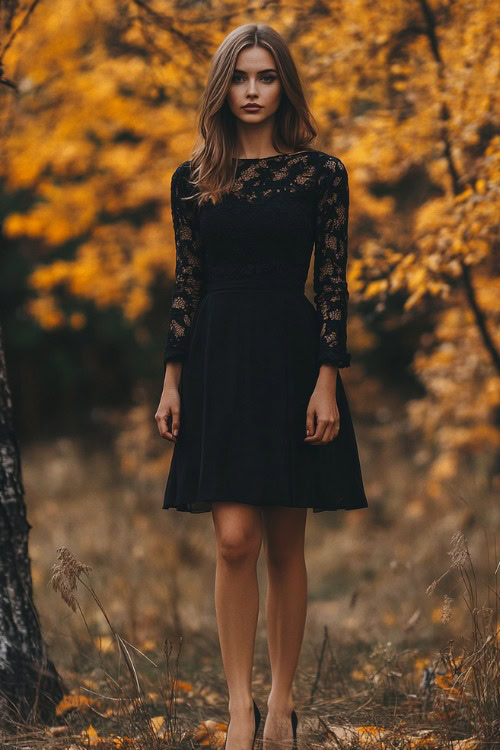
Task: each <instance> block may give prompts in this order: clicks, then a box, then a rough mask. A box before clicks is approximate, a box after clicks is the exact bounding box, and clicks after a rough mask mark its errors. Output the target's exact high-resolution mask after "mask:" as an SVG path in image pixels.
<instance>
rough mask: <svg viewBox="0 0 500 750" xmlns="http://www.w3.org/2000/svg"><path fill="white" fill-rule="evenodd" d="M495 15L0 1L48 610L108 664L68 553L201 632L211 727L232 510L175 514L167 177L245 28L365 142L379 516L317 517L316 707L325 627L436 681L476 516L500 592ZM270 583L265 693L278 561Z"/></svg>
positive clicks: (1, 202) (368, 404) (361, 409)
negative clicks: (170, 488)
mask: <svg viewBox="0 0 500 750" xmlns="http://www.w3.org/2000/svg"><path fill="white" fill-rule="evenodd" d="M31 5H33V7H32V8H31V12H27V11H29V9H30V6H31ZM497 12H498V8H497V5H496V3H495V2H493V0H482V1H481V2H478V1H476V2H471V1H469V0H460V1H459V2H451V1H450V0H442V1H439V0H419V1H417V0H415V1H414V2H406V1H404V2H403V1H402V0H398V1H394V0H391V1H390V2H389V0H379V1H378V2H377V3H373V2H371V0H320V1H319V2H318V1H317V0H315V1H314V2H312V1H311V0H305V1H304V2H302V3H296V4H291V3H282V2H265V1H264V2H250V3H242V2H229V1H228V2H224V0H216V1H214V2H208V1H205V0H203V1H202V0H200V1H193V0H178V1H175V0H162V1H161V2H160V0H151V2H143V1H142V0H141V1H140V2H139V0H136V1H134V0H99V2H97V1H95V0H87V1H86V2H83V3H74V2H72V1H71V0H41V1H40V2H38V3H34V4H31V3H20V5H19V6H16V4H10V3H5V4H4V5H3V6H2V9H1V14H2V15H1V16H0V19H1V21H2V27H1V33H2V42H1V46H0V53H1V61H2V63H3V66H4V71H3V75H4V78H5V79H8V80H10V81H12V82H14V83H15V85H16V86H17V90H15V89H14V88H13V87H12V86H10V85H8V84H5V85H2V86H0V129H1V130H0V132H1V142H2V147H1V148H2V159H1V162H0V222H1V243H2V250H1V255H0V321H1V325H2V327H3V332H4V337H5V345H6V356H7V365H8V375H9V380H10V385H11V388H12V390H13V397H14V409H15V420H16V430H17V435H18V438H19V441H20V446H21V455H22V467H23V479H24V485H25V491H26V504H27V509H28V518H29V520H30V522H31V524H32V527H33V528H32V530H31V532H30V548H29V551H30V556H31V560H32V572H33V578H34V584H35V592H36V604H37V607H38V609H39V612H40V616H41V620H42V624H43V629H44V635H45V638H46V641H47V643H48V645H49V650H50V653H51V654H52V656H53V658H54V660H55V662H56V664H57V666H58V668H59V669H60V670H61V672H63V673H64V675H65V677H66V678H67V679H68V680H69V681H70V684H72V685H73V684H74V685H78V684H80V682H81V680H82V674H83V672H84V671H85V669H87V668H89V665H93V664H94V662H93V657H92V656H91V654H90V652H89V651H88V649H87V647H85V646H84V645H83V644H84V643H85V639H86V638H87V639H88V635H89V633H91V634H92V637H93V638H95V639H98V638H99V637H101V640H100V641H99V643H104V642H105V641H104V640H102V639H105V638H106V637H107V635H109V630H108V628H107V625H106V622H105V620H104V618H103V617H102V613H101V612H100V611H99V609H98V608H97V607H95V606H94V604H93V602H92V600H91V598H90V597H89V595H88V592H86V591H84V590H83V591H82V592H81V597H82V598H81V602H82V608H83V609H84V610H85V613H86V625H85V623H84V622H83V620H81V619H79V618H78V617H77V615H75V614H74V613H73V612H71V610H69V609H68V607H67V606H66V605H65V604H64V602H63V601H62V600H60V598H59V597H58V595H57V594H56V593H55V592H54V591H53V590H52V589H51V588H50V587H49V586H48V580H49V577H50V571H51V565H52V564H53V562H54V561H55V558H56V550H57V549H58V548H59V547H61V546H66V547H68V548H69V549H70V550H71V551H72V552H73V553H74V554H75V556H76V557H77V558H78V559H80V560H82V561H83V562H85V563H87V564H89V565H91V566H92V568H93V573H92V580H93V584H94V586H95V588H96V590H97V591H98V592H99V597H100V599H101V601H103V602H104V603H105V606H106V609H107V611H108V613H109V616H110V618H111V619H112V621H113V623H114V624H115V626H116V627H117V629H119V630H120V632H121V633H123V634H125V635H126V637H127V638H128V639H129V640H130V641H132V642H133V643H134V644H136V645H137V646H138V647H139V648H141V649H143V650H147V649H152V650H154V649H156V648H160V649H161V643H162V640H163V638H164V637H165V634H168V635H170V636H172V637H176V636H178V634H179V633H182V634H183V638H184V643H185V644H186V645H185V646H184V648H185V663H184V664H183V665H182V667H181V676H182V677H183V678H184V679H185V680H192V682H190V683H187V682H186V683H185V684H186V685H187V687H186V690H190V689H191V688H192V692H191V693H190V695H191V700H190V701H187V702H188V703H189V704H190V707H193V706H197V707H198V708H199V709H200V711H201V714H200V715H198V714H197V715H196V716H197V718H200V717H203V716H205V715H206V714H205V713H203V711H205V709H206V707H207V706H209V707H211V709H212V712H211V714H210V715H213V716H215V715H217V716H220V717H223V716H224V715H225V703H224V701H225V692H224V691H225V687H224V681H223V676H222V665H221V662H220V657H219V654H218V644H217V638H216V630H215V615H214V605H213V576H214V566H215V555H214V545H213V525H212V520H211V515H210V514H201V515H189V514H182V513H178V512H176V511H174V510H170V511H168V512H166V511H164V510H162V509H161V504H162V500H163V490H164V486H165V482H166V478H167V475H168V469H169V462H170V458H171V447H172V446H171V444H170V443H168V442H167V441H164V440H162V439H161V438H160V437H159V435H158V431H157V427H156V423H155V420H154V413H155V410H156V407H157V404H158V401H159V398H160V394H161V388H162V382H163V365H162V356H163V347H164V343H165V340H166V333H167V323H168V314H169V309H170V303H171V299H172V291H173V280H174V272H175V247H174V239H173V229H172V223H171V215H170V203H169V200H170V195H169V188H170V178H171V175H172V173H173V171H174V169H175V168H176V167H177V166H178V165H179V164H180V163H181V162H182V161H184V160H185V159H188V158H189V157H190V150H191V148H192V146H193V144H194V140H195V136H196V134H195V117H196V109H197V105H198V100H199V97H200V94H201V91H202V89H203V86H204V83H205V80H206V74H207V69H208V64H209V60H210V58H211V55H212V54H213V52H214V51H215V49H216V47H217V45H218V44H219V42H220V41H221V40H222V39H223V38H224V36H225V35H226V34H227V33H228V32H229V31H230V30H231V29H233V28H234V27H236V26H239V25H241V24H243V23H247V22H250V21H258V22H264V23H269V24H271V25H272V26H274V27H275V28H276V29H277V30H278V31H279V32H280V33H281V34H282V35H283V36H284V38H285V39H286V40H287V41H288V43H289V44H290V47H291V50H292V53H293V54H294V57H295V60H296V62H297V65H298V67H299V70H300V73H301V77H302V80H303V83H304V87H305V91H306V95H307V99H308V102H309V105H310V108H311V110H312V112H313V115H314V117H315V118H316V121H317V123H318V125H319V128H320V133H319V137H318V140H317V142H316V144H315V147H316V148H320V149H322V150H324V151H327V152H329V153H332V154H334V155H336V156H338V157H339V158H341V159H342V161H343V162H344V163H345V165H346V167H347V169H348V172H349V180H350V194H351V208H350V230H349V266H348V283H349V290H350V308H349V328H348V342H349V349H350V351H351V352H352V355H353V357H352V359H353V361H352V366H351V367H350V368H348V369H345V370H343V371H342V376H343V380H344V384H345V387H346V391H347V394H348V397H349V400H350V404H351V409H352V412H353V419H354V423H355V427H356V431H357V436H358V443H359V450H360V457H361V462H362V467H363V476H364V480H365V486H366V492H367V496H368V501H369V508H368V509H366V510H358V511H352V512H344V511H339V512H336V513H323V514H315V515H314V516H313V515H312V513H311V514H310V515H309V519H308V531H307V544H306V554H307V565H308V571H309V599H310V608H309V616H308V622H307V628H306V637H305V642H304V650H303V655H302V657H301V666H300V670H299V676H298V683H297V684H298V687H297V701H298V702H299V701H301V700H302V701H305V699H306V697H307V695H309V694H310V691H311V686H312V685H313V684H314V681H315V679H316V678H317V677H318V675H317V671H316V665H317V659H318V655H319V654H320V653H321V644H322V643H324V640H323V639H324V634H325V629H327V630H328V632H329V636H330V638H331V639H332V642H333V643H334V644H335V647H336V648H337V649H338V650H339V653H341V654H344V656H345V658H344V660H343V661H342V659H340V657H339V656H338V653H337V657H338V658H339V659H340V661H342V665H343V668H344V669H345V673H346V675H347V679H348V681H349V684H351V685H354V686H355V687H356V681H357V680H358V681H360V683H362V684H364V682H363V681H366V680H367V679H370V678H372V677H373V675H374V671H375V672H376V671H377V670H378V669H379V667H380V664H379V665H378V666H377V667H376V668H375V667H374V666H373V662H374V659H375V661H376V659H380V658H381V657H380V653H384V654H385V653H386V651H384V649H386V650H387V649H389V651H390V649H396V650H398V649H410V648H411V649H413V651H412V653H413V654H414V655H415V659H417V657H418V658H419V659H423V661H418V660H417V661H414V662H412V665H411V668H410V674H411V673H412V672H411V670H413V674H414V679H415V680H416V683H415V684H417V685H418V681H419V679H420V676H421V673H422V664H423V663H427V662H426V661H425V660H426V659H430V660H432V658H433V656H434V655H435V654H436V653H437V652H438V651H439V648H440V647H442V646H443V645H445V644H446V643H447V642H448V640H449V639H452V638H455V639H456V638H459V637H460V636H461V635H463V634H465V633H467V632H469V629H470V625H469V619H470V612H469V611H468V608H467V607H466V606H465V604H464V602H463V598H462V595H461V592H462V589H463V582H462V581H461V578H460V576H459V575H458V572H457V570H456V569H455V570H452V571H451V573H450V575H448V576H446V577H445V578H444V579H443V580H439V582H438V584H437V586H436V587H435V588H434V589H433V590H432V592H431V593H430V594H428V593H426V589H427V587H428V586H429V585H430V584H431V583H432V581H433V580H436V579H440V576H441V575H442V574H443V573H444V571H445V570H446V568H448V567H449V564H450V560H449V554H450V543H451V539H452V537H453V535H454V534H455V533H456V532H462V533H463V534H464V535H465V537H466V539H467V542H468V546H469V550H470V554H471V558H472V559H473V560H474V564H475V565H476V566H477V573H478V580H482V582H483V583H484V582H485V581H487V582H490V584H491V581H493V580H494V578H493V577H492V576H493V574H494V571H495V566H496V562H495V560H496V561H497V562H498V552H497V551H496V552H495V550H494V547H493V546H492V544H493V543H494V535H495V533H497V532H498V528H499V523H500V510H499V504H498V490H499V487H500V473H499V461H498V459H499V447H500V377H499V373H500V357H499V349H500V326H499V323H500V277H499V270H500V257H499V254H498V240H499V236H498V215H499V212H498V208H499V192H500V189H499V175H500V117H499V106H498V105H499V91H500V87H499V86H498V80H499V56H498V35H499V33H498V19H497ZM14 32H15V33H14ZM307 293H308V296H309V297H310V298H311V299H312V294H313V290H312V274H311V273H310V278H309V282H308V288H307ZM259 576H260V581H261V584H262V588H261V591H262V596H261V602H262V612H261V618H260V621H259V636H258V643H257V649H258V654H259V655H258V660H259V662H258V663H259V667H258V669H257V668H256V680H257V685H258V688H257V690H262V696H265V694H266V692H265V688H266V686H267V687H268V685H269V670H268V665H267V662H266V656H265V616H264V596H265V587H266V576H265V567H264V562H263V560H262V558H261V560H260V561H259ZM478 585H479V584H478ZM447 596H449V597H450V598H451V599H452V600H453V604H452V605H451V614H450V613H449V612H448V615H449V616H443V602H445V604H446V597H447ZM479 599H480V603H481V602H482V601H483V599H482V598H481V596H480V597H479ZM447 606H448V605H447ZM445 609H446V607H445ZM87 626H88V627H89V631H87ZM108 647H109V649H111V650H112V649H113V641H112V639H109V642H108ZM371 649H373V650H371ZM381 649H382V651H381ZM370 653H371V656H372V658H371V659H369V658H368V655H369V654H370ZM391 658H392V657H391ZM340 661H339V662H338V663H339V664H340ZM382 661H383V664H384V665H386V664H387V660H382ZM389 661H390V659H389ZM429 663H430V662H429ZM200 665H202V668H201V669H200ZM337 666H338V665H337ZM79 681H80V682H79ZM346 684H347V683H345V682H344V683H342V684H339V683H337V682H335V681H334V682H333V683H329V684H328V686H323V687H325V690H326V692H325V695H330V696H331V695H337V697H338V696H339V695H340V694H345V693H346V691H347V688H346ZM193 685H195V686H196V687H193ZM320 685H321V680H320ZM189 686H191V687H189ZM207 686H210V688H208V687H207ZM212 688H213V689H212ZM315 689H316V690H318V689H319V688H318V685H316V686H315ZM336 691H337V692H336ZM353 691H354V692H353ZM347 692H350V693H351V695H353V694H354V693H355V688H352V689H350V690H349V691H347ZM193 696H196V697H197V699H198V700H199V701H201V703H199V702H196V701H195V698H194V697H193ZM325 700H326V698H325ZM200 705H201V708H200ZM325 705H326V703H325ZM214 706H215V708H214ZM198 708H197V709H196V710H198ZM313 708H314V707H312V708H311V711H312V712H313Z"/></svg>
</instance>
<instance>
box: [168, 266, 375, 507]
mask: <svg viewBox="0 0 500 750" xmlns="http://www.w3.org/2000/svg"><path fill="white" fill-rule="evenodd" d="M318 349H319V321H318V317H317V314H316V310H315V308H314V306H313V305H312V303H311V302H310V301H309V300H308V298H307V297H306V296H305V295H304V287H303V284H302V285H298V284H297V285H291V284H290V283H287V284H282V285H280V284H278V283H276V282H274V283H272V284H269V283H267V284H266V283H262V282H260V283H255V282H254V283H251V282H250V280H249V279H243V280H241V281H240V280H237V281H231V282H226V281H222V282H221V281H219V282H214V283H211V284H209V285H208V287H207V291H206V294H205V295H204V296H203V297H202V299H201V301H200V303H199V305H198V309H197V311H196V314H195V318H194V320H193V323H192V330H191V339H190V345H189V352H188V356H187V358H186V359H185V361H184V362H183V366H182V373H181V379H180V383H179V394H180V401H181V413H180V425H179V433H178V436H177V441H176V443H175V444H174V447H173V455H172V460H171V464H170V471H169V475H168V479H167V484H166V488H165V496H164V503H163V508H164V509H169V508H175V509H177V510H179V511H188V512H191V513H203V512H208V511H210V510H211V503H212V502H216V501H217V502H220V501H229V502H240V503H247V504H249V505H253V506H263V507H268V506H288V507H293V508H307V507H310V508H313V511H314V512H315V513H318V512H321V511H325V510H354V509H357V508H366V507H367V506H368V503H367V499H366V495H365V490H364V487H363V479H362V475H361V467H360V461H359V456H358V448H357V444H356V437H355V432H354V427H353V423H352V419H351V414H350V410H349V404H348V400H347V397H346V393H345V390H344V385H343V383H342V377H341V375H340V370H338V372H337V390H336V395H337V405H338V410H339V414H340V431H339V433H338V435H337V437H335V438H334V439H333V440H332V441H331V442H330V443H327V444H326V445H309V444H307V443H305V442H304V438H305V437H306V412H307V406H308V402H309V399H310V396H311V394H312V392H313V390H314V387H315V384H316V380H317V377H318V373H319V365H318V364H317V360H318Z"/></svg>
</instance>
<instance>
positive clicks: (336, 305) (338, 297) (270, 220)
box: [164, 149, 351, 368]
mask: <svg viewBox="0 0 500 750" xmlns="http://www.w3.org/2000/svg"><path fill="white" fill-rule="evenodd" d="M189 175H190V162H188V161H186V162H184V163H183V164H181V165H180V166H179V167H178V168H177V169H176V171H175V172H174V174H173V176H172V184H171V209H172V218H173V226H174V234H175V243H176V282H175V291H174V297H173V301H172V307H171V313H170V323H169V329H168V336H167V342H166V347H165V353H164V364H165V365H166V363H167V362H168V361H172V360H180V361H182V360H184V359H185V357H186V356H187V353H188V350H189V342H190V333H191V328H192V325H193V321H194V317H195V314H196V311H197V309H198V306H199V302H200V299H201V298H202V297H203V295H204V293H205V291H206V285H207V283H210V281H211V280H218V279H232V280H234V279H239V278H241V277H245V276H247V277H248V275H252V276H254V275H260V276H261V277H264V278H265V276H266V274H267V273H269V274H270V276H272V275H273V273H274V274H279V276H280V277H283V279H284V280H285V281H286V279H291V280H292V279H293V280H294V281H295V282H297V280H298V283H302V284H305V282H306V279H307V272H308V269H309V263H310V259H311V254H312V248H313V245H314V302H315V305H316V312H317V315H318V320H319V328H320V334H319V335H320V338H319V364H324V363H328V364H332V365H335V366H336V367H339V368H340V367H349V365H350V361H351V355H350V353H349V352H348V351H347V307H348V299H349V292H348V288H347V281H346V268H347V255H348V214H349V185H348V176H347V170H346V168H345V166H344V164H343V163H342V162H341V161H340V159H338V158H337V157H335V156H330V155H328V154H326V153H324V152H322V151H317V150H313V149H311V150H309V151H303V152H298V153H296V154H278V155H275V156H271V157H264V158H261V159H241V160H239V161H238V162H237V163H236V164H235V180H234V184H233V186H232V189H231V191H230V192H229V193H228V194H227V195H225V196H224V199H223V200H222V202H221V203H219V204H218V205H217V206H215V207H214V206H212V205H211V204H204V205H203V206H202V207H201V208H199V207H198V205H197V202H196V200H188V201H186V200H184V198H186V197H187V196H189V195H191V194H192V191H193V190H194V188H193V186H191V185H190V183H189Z"/></svg>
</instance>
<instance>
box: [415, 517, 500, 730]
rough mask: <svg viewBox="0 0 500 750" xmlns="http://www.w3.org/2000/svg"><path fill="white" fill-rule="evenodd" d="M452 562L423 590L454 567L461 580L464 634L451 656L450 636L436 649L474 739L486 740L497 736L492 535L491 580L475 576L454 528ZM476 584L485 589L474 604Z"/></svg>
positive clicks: (499, 672) (499, 705) (499, 690)
mask: <svg viewBox="0 0 500 750" xmlns="http://www.w3.org/2000/svg"><path fill="white" fill-rule="evenodd" d="M485 536H486V551H487V559H488V570H490V545H489V543H488V536H487V533H486V530H485ZM448 554H449V556H450V557H451V560H452V564H451V566H450V567H449V568H448V570H446V571H445V573H443V575H442V576H441V577H440V578H439V579H438V580H437V581H436V580H435V581H433V582H432V583H431V585H430V586H429V587H428V588H427V592H426V593H427V594H431V593H432V592H433V591H434V590H435V589H436V587H437V585H438V584H439V582H440V581H441V580H442V579H443V578H444V577H445V576H446V575H448V574H449V573H450V571H452V570H454V569H456V570H458V572H459V574H460V577H461V579H462V581H463V584H464V589H463V592H462V597H463V600H464V601H465V604H466V606H467V609H468V611H469V614H470V622H471V633H470V636H468V637H467V636H462V638H461V639H460V640H461V653H460V654H457V650H456V644H455V642H454V641H453V640H451V641H450V642H449V643H448V646H447V647H446V648H445V649H443V650H442V651H441V660H442V662H443V664H444V665H445V667H446V673H447V674H448V675H449V676H450V679H451V685H450V689H451V691H453V693H454V695H455V696H456V699H457V700H459V701H460V703H461V708H462V710H463V712H464V714H465V715H466V716H467V718H468V720H469V722H470V725H471V726H472V728H473V730H474V733H475V735H476V736H477V738H478V739H479V740H482V741H484V742H488V743H491V742H492V741H493V742H494V741H495V738H496V740H498V738H499V737H500V659H499V656H500V653H499V651H500V648H499V635H500V631H499V627H498V600H499V592H498V571H499V568H500V563H499V562H498V554H497V545H496V537H494V560H495V562H494V565H495V567H494V572H493V583H490V581H488V580H486V581H483V580H478V576H477V575H476V571H475V568H474V564H473V562H472V558H471V555H470V552H469V547H468V544H467V539H466V538H465V536H464V535H463V534H462V532H460V531H457V532H456V533H455V534H454V535H453V537H452V539H451V548H450V551H449V553H448ZM480 587H481V588H484V589H485V591H486V597H485V601H483V602H482V603H479V599H480V596H481V594H480ZM451 601H452V599H450V597H448V596H447V595H446V594H445V597H444V602H443V608H442V614H441V620H442V621H443V622H447V621H448V619H449V618H450V617H451V607H450V605H451Z"/></svg>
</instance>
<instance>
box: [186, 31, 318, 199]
mask: <svg viewBox="0 0 500 750" xmlns="http://www.w3.org/2000/svg"><path fill="white" fill-rule="evenodd" d="M254 46H259V47H263V48H264V49H267V50H269V52H270V53H271V54H272V55H273V57H274V59H275V61H276V69H277V71H278V74H279V78H280V81H281V86H282V96H281V101H280V105H279V107H278V109H277V111H276V114H275V118H274V128H273V134H272V143H273V147H274V148H275V149H276V151H277V152H279V153H281V152H289V151H293V152H295V151H307V150H309V149H308V146H309V144H310V143H311V141H312V140H313V139H314V138H315V137H316V135H317V128H316V123H315V121H314V118H313V116H312V114H311V112H310V111H309V107H308V105H307V102H306V98H305V95H304V91H303V87H302V82H301V79H300V75H299V73H298V71H297V68H296V66H295V63H294V61H293V58H292V55H291V53H290V50H289V49H288V46H287V44H286V42H285V40H284V39H283V37H282V36H281V35H280V34H279V33H278V32H277V31H276V30H275V29H273V28H272V27H271V26H268V25H267V24H263V23H247V24H244V25H243V26H238V27H237V28H236V29H233V30H232V31H231V32H230V33H229V34H228V35H227V36H226V37H225V39H223V41H222V42H221V44H220V45H219V47H218V48H217V50H216V52H215V54H214V56H213V58H212V61H211V65H210V69H209V73H208V80H207V84H206V86H205V90H204V92H203V94H202V97H201V100H200V105H199V109H198V115H197V129H198V139H197V144H198V145H195V147H194V149H193V152H192V157H191V182H192V184H193V185H194V186H195V187H196V189H197V190H198V193H197V195H196V197H197V198H198V202H199V204H201V203H203V202H205V201H206V200H212V202H213V203H217V202H218V201H219V199H220V196H221V195H222V194H223V193H224V192H226V191H227V190H228V189H229V188H230V187H231V185H232V183H233V181H234V175H235V171H236V166H237V162H236V161H233V159H236V158H237V156H238V154H237V143H236V118H235V116H234V115H233V113H232V112H231V110H230V108H229V105H228V103H227V101H226V96H227V93H228V91H229V87H230V85H231V81H232V77H233V73H234V69H235V67H236V60H237V58H238V55H239V53H240V52H241V50H242V49H244V48H245V47H254Z"/></svg>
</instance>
